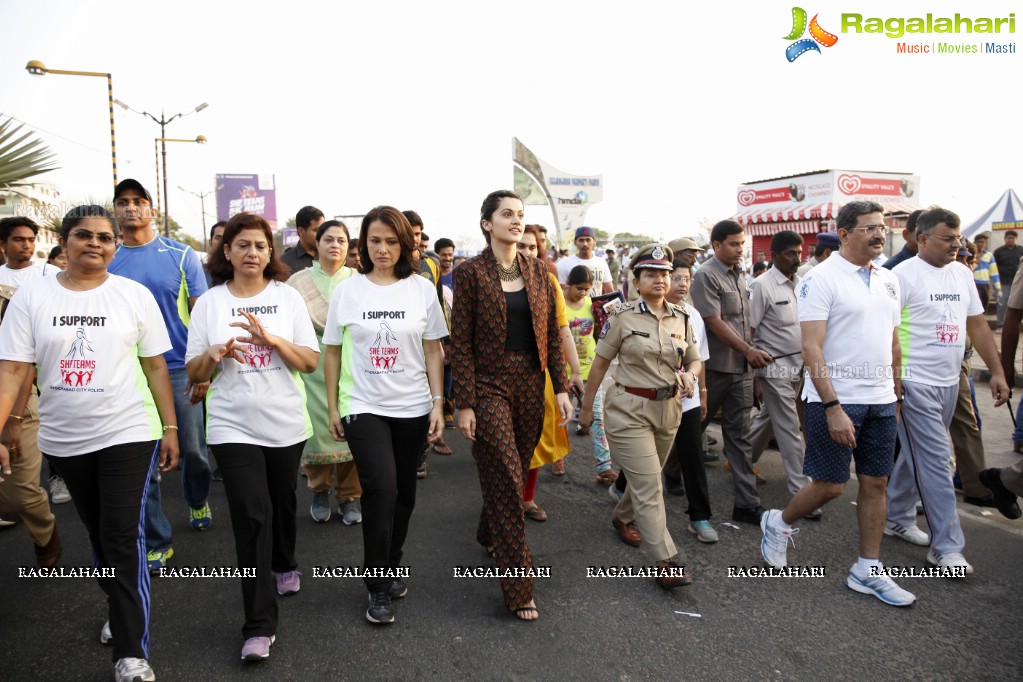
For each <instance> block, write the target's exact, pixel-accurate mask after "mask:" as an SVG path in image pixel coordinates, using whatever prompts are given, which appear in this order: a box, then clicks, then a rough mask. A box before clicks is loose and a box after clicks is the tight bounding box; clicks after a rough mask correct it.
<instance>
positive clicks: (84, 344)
mask: <svg viewBox="0 0 1023 682" xmlns="http://www.w3.org/2000/svg"><path fill="white" fill-rule="evenodd" d="M94 352H95V351H94V350H93V348H92V343H91V342H90V341H89V339H88V337H87V336H86V335H85V327H79V328H78V330H77V331H76V332H75V340H74V341H72V342H71V348H69V349H68V352H67V355H65V356H64V359H63V360H61V361H60V380H61V383H63V384H67V385H68V386H69V387H72V388H77V387H79V386H88V385H89V384H90V383H92V375H93V374H95V372H96V361H95V360H93V359H91V358H90V355H92V353H94Z"/></svg>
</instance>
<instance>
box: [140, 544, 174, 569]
mask: <svg viewBox="0 0 1023 682" xmlns="http://www.w3.org/2000/svg"><path fill="white" fill-rule="evenodd" d="M172 556H174V548H173V547H168V548H167V549H153V550H150V551H149V552H147V553H146V562H147V563H148V564H149V572H150V573H159V572H160V569H161V568H163V567H164V566H166V565H167V560H168V559H170V558H171V557H172Z"/></svg>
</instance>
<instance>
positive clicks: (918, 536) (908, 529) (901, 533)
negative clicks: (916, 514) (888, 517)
mask: <svg viewBox="0 0 1023 682" xmlns="http://www.w3.org/2000/svg"><path fill="white" fill-rule="evenodd" d="M884 534H885V535H891V536H892V537H896V538H900V539H902V540H905V541H906V542H909V543H911V544H914V545H920V546H921V547H926V546H928V545H929V544H931V538H930V536H929V535H927V533H925V532H923V531H922V530H920V529H919V528H917V527H916V525H915V524H914V525H912V526H903V525H902V524H899V523H895V522H894V521H885V522H884Z"/></svg>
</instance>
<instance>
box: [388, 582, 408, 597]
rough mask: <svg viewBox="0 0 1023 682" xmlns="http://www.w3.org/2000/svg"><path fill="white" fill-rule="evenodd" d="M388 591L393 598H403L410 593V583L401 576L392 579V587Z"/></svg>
mask: <svg viewBox="0 0 1023 682" xmlns="http://www.w3.org/2000/svg"><path fill="white" fill-rule="evenodd" d="M388 593H389V594H390V595H391V599H401V598H402V597H404V596H405V595H406V594H408V585H406V584H405V581H404V580H402V579H401V578H395V579H394V580H392V581H391V589H390V590H389V591H388Z"/></svg>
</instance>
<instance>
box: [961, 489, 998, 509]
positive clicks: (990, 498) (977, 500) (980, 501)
mask: <svg viewBox="0 0 1023 682" xmlns="http://www.w3.org/2000/svg"><path fill="white" fill-rule="evenodd" d="M984 487H987V486H984ZM963 502H965V503H966V504H972V505H973V506H974V507H997V506H998V505H997V504H995V496H994V495H985V496H984V497H970V496H969V495H963Z"/></svg>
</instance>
